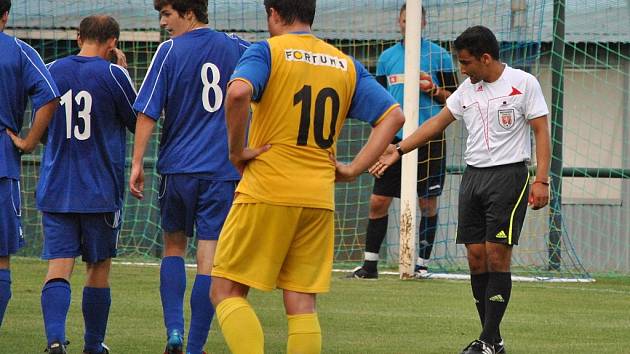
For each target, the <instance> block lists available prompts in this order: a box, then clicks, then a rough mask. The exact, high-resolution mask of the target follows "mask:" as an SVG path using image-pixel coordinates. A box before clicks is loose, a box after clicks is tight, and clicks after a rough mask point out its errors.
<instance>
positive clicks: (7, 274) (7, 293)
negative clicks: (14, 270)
mask: <svg viewBox="0 0 630 354" xmlns="http://www.w3.org/2000/svg"><path fill="white" fill-rule="evenodd" d="M10 299H11V271H10V270H8V269H0V326H2V319H3V318H4V311H5V310H6V309H7V305H8V304H9V300H10Z"/></svg>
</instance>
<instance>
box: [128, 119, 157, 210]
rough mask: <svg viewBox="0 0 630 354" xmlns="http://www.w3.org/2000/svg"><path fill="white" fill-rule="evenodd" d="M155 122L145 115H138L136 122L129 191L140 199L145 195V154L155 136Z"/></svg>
mask: <svg viewBox="0 0 630 354" xmlns="http://www.w3.org/2000/svg"><path fill="white" fill-rule="evenodd" d="M154 127H155V121H154V120H153V119H151V118H149V117H148V116H147V115H145V114H143V113H138V120H137V121H136V134H135V136H134V142H133V157H132V160H131V173H130V175H129V191H130V192H131V195H133V196H134V197H136V198H138V199H143V198H144V195H143V194H142V193H143V192H144V154H145V151H146V149H147V144H148V143H149V139H150V138H151V134H153V128H154Z"/></svg>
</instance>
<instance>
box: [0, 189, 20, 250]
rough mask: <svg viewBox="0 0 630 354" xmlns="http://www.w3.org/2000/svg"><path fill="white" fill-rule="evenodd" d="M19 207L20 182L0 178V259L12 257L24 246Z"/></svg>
mask: <svg viewBox="0 0 630 354" xmlns="http://www.w3.org/2000/svg"><path fill="white" fill-rule="evenodd" d="M21 207H22V201H21V200H20V181H18V180H15V179H12V178H0V257H6V256H9V255H12V254H14V253H16V252H17V251H18V250H19V249H20V248H22V246H24V236H23V235H22V224H21V223H20V215H21V214H22V211H21V210H20V208H21Z"/></svg>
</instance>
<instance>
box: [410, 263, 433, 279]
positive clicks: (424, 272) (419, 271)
mask: <svg viewBox="0 0 630 354" xmlns="http://www.w3.org/2000/svg"><path fill="white" fill-rule="evenodd" d="M413 277H414V278H416V279H428V278H430V277H431V273H429V268H427V267H425V266H419V265H417V264H416V268H415V269H414V271H413Z"/></svg>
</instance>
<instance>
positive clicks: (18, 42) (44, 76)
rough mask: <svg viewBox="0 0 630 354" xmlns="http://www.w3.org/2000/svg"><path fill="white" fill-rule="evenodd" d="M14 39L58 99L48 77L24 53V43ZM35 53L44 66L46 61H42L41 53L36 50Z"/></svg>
mask: <svg viewBox="0 0 630 354" xmlns="http://www.w3.org/2000/svg"><path fill="white" fill-rule="evenodd" d="M14 39H15V43H16V44H17V45H18V47H20V50H21V51H22V53H24V55H25V56H26V58H27V59H28V61H29V62H30V63H31V65H33V67H35V70H37V72H38V73H39V74H40V75H41V76H42V77H43V78H44V80H45V81H46V83H47V84H48V87H49V88H50V91H51V92H52V93H53V96H55V97H57V94H56V93H55V89H53V87H52V85H51V84H50V81H48V79H47V78H46V75H44V73H42V71H41V70H39V68H38V67H37V65H35V63H33V60H32V59H31V57H29V56H28V54H26V51H24V49H23V48H22V45H21V44H20V42H22V41H21V40H19V39H17V38H14ZM22 43H24V42H22ZM24 44H26V43H24ZM26 45H28V44H26ZM33 51H34V52H35V53H36V54H37V56H38V57H39V60H40V61H41V62H42V64H43V63H44V60H42V57H40V56H39V53H37V51H36V50H34V49H33Z"/></svg>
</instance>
